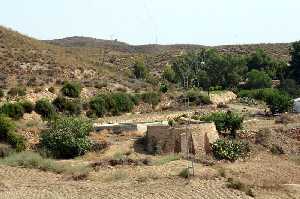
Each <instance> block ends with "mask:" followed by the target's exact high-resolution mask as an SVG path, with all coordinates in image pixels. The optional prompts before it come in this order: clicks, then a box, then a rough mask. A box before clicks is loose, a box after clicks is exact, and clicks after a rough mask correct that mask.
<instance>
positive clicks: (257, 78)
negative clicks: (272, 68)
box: [247, 69, 272, 89]
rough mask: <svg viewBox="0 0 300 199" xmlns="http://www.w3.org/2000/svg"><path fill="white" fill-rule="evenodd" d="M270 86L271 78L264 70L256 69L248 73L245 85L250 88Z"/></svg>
mask: <svg viewBox="0 0 300 199" xmlns="http://www.w3.org/2000/svg"><path fill="white" fill-rule="evenodd" d="M271 86H272V79H271V78H270V77H269V76H268V74H267V73H265V72H264V71H259V70H256V69H253V70H251V71H250V72H249V73H248V80H247V87H248V88H251V89H258V88H270V87H271Z"/></svg>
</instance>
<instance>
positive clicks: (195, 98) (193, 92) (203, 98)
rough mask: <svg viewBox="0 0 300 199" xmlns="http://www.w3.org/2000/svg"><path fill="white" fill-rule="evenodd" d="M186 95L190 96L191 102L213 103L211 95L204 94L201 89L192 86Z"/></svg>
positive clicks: (199, 103) (197, 103)
mask: <svg viewBox="0 0 300 199" xmlns="http://www.w3.org/2000/svg"><path fill="white" fill-rule="evenodd" d="M186 97H188V99H189V101H190V102H192V103H195V104H196V105H201V104H211V101H210V98H209V96H208V95H204V94H202V93H201V91H200V90H199V89H195V88H192V89H190V90H188V91H187V93H186Z"/></svg>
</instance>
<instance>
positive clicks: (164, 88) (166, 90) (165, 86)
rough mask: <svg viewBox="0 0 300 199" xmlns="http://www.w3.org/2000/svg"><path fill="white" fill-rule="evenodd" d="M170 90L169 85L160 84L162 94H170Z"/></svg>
mask: <svg viewBox="0 0 300 199" xmlns="http://www.w3.org/2000/svg"><path fill="white" fill-rule="evenodd" d="M168 90H169V87H168V85H167V84H160V86H159V91H160V92H162V93H166V92H168Z"/></svg>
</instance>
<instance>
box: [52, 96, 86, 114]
mask: <svg viewBox="0 0 300 199" xmlns="http://www.w3.org/2000/svg"><path fill="white" fill-rule="evenodd" d="M52 104H53V105H54V106H55V108H56V110H57V111H58V112H63V113H64V114H67V115H79V114H80V112H81V108H82V107H81V102H80V101H79V100H70V99H67V98H65V97H62V96H58V97H57V98H56V99H54V100H53V102H52Z"/></svg>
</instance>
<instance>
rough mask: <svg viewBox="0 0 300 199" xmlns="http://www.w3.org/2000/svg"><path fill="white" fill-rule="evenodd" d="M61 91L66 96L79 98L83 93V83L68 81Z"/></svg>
mask: <svg viewBox="0 0 300 199" xmlns="http://www.w3.org/2000/svg"><path fill="white" fill-rule="evenodd" d="M61 92H62V94H63V95H64V96H67V97H72V98H77V97H79V96H80V93H81V85H80V84H79V83H75V82H73V83H71V82H67V83H65V84H64V86H63V87H62V89H61Z"/></svg>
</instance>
